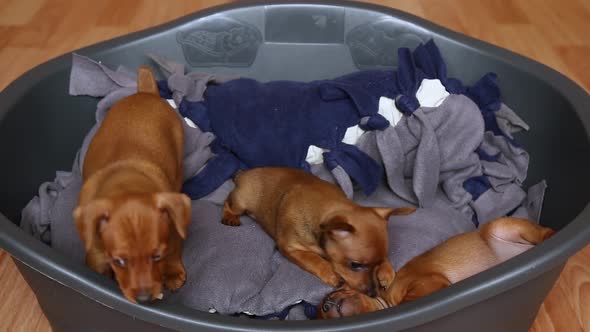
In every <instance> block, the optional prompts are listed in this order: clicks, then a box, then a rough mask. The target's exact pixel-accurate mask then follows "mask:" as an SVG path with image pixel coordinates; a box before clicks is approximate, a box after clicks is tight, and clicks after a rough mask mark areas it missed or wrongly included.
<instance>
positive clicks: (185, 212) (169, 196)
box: [154, 192, 191, 240]
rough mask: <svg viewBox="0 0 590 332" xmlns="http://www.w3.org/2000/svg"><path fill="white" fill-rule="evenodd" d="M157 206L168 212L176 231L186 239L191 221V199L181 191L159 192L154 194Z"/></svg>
mask: <svg viewBox="0 0 590 332" xmlns="http://www.w3.org/2000/svg"><path fill="white" fill-rule="evenodd" d="M154 199H155V201H156V207H158V209H160V210H162V211H163V212H165V213H167V214H168V216H169V217H170V220H171V221H172V223H173V224H174V227H175V228H176V231H177V232H178V234H179V235H180V237H181V238H182V239H183V240H184V239H185V238H186V231H187V228H188V225H189V224H190V222H191V199H190V198H189V197H188V196H187V195H185V194H180V193H171V192H170V193H168V192H164V193H157V194H155V196H154Z"/></svg>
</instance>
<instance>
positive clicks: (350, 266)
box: [222, 167, 415, 295]
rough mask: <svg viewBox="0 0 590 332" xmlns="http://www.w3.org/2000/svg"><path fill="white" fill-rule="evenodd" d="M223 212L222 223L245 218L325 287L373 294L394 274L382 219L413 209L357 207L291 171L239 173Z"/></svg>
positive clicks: (334, 190)
mask: <svg viewBox="0 0 590 332" xmlns="http://www.w3.org/2000/svg"><path fill="white" fill-rule="evenodd" d="M235 182H236V188H235V189H234V191H233V192H232V193H231V194H230V195H229V197H228V199H227V200H226V202H225V205H224V209H223V220H222V222H223V223H224V224H226V225H232V226H238V225H240V215H242V214H248V215H250V216H251V217H252V218H254V219H255V220H256V221H257V222H258V223H259V224H260V225H261V226H262V228H263V229H264V230H265V231H266V232H267V233H268V234H269V235H270V236H271V237H273V238H274V239H275V241H276V243H277V247H278V249H279V250H280V251H281V253H282V254H283V255H285V257H287V258H288V259H290V260H291V261H293V262H294V263H295V264H297V265H299V266H300V267H301V268H303V269H304V270H306V271H308V272H310V273H312V274H314V275H315V276H317V277H318V278H320V279H321V280H322V281H324V282H325V283H327V284H328V285H331V286H334V287H336V286H341V285H343V283H344V282H345V283H346V284H348V286H350V287H352V288H354V289H356V290H358V291H360V292H363V293H369V294H372V295H374V292H375V289H376V286H377V285H376V284H375V283H374V282H373V278H372V276H373V275H374V274H375V273H376V272H375V271H377V270H378V271H379V272H378V273H377V275H378V276H377V278H376V280H377V283H378V284H380V285H385V286H387V285H389V284H390V283H391V281H392V280H393V277H394V275H395V272H394V271H393V268H392V267H391V264H390V263H389V260H388V259H387V252H388V237H387V219H388V218H389V216H390V215H392V214H409V213H412V212H413V211H414V210H415V209H414V208H400V209H392V208H375V207H363V206H360V205H358V204H356V203H355V202H353V201H351V200H349V199H348V198H346V196H345V195H344V193H343V192H342V191H341V190H340V188H338V187H337V186H335V185H333V184H331V183H329V182H326V181H323V180H321V179H319V178H317V177H315V176H313V175H311V174H308V173H305V172H303V171H300V170H296V169H291V168H272V167H267V168H257V169H252V170H249V171H246V172H243V173H240V174H239V175H238V176H237V177H236V179H235Z"/></svg>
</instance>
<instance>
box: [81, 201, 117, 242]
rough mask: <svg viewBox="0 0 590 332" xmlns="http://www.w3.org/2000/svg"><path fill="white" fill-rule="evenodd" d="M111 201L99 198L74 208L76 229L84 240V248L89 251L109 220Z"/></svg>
mask: <svg viewBox="0 0 590 332" xmlns="http://www.w3.org/2000/svg"><path fill="white" fill-rule="evenodd" d="M110 210H111V201H109V200H107V199H99V200H95V201H92V202H90V203H88V204H86V205H84V206H78V207H76V209H75V210H74V213H73V215H74V220H75V223H76V229H77V230H78V233H79V234H80V237H81V238H82V242H84V248H85V249H86V251H89V250H90V249H91V248H92V247H93V246H94V245H95V244H96V241H97V240H98V235H99V234H100V232H102V230H103V228H104V226H105V225H106V224H107V223H108V220H109V211H110Z"/></svg>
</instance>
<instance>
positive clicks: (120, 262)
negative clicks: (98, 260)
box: [113, 257, 127, 267]
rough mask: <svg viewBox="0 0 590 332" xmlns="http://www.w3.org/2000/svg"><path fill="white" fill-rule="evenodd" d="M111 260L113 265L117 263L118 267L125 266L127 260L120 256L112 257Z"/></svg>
mask: <svg viewBox="0 0 590 332" xmlns="http://www.w3.org/2000/svg"><path fill="white" fill-rule="evenodd" d="M113 262H114V263H115V265H117V266H118V267H125V266H127V261H126V260H124V259H123V258H121V257H113Z"/></svg>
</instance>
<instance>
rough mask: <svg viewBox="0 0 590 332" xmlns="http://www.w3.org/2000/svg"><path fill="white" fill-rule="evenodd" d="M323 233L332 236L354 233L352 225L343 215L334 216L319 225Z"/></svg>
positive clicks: (342, 236) (338, 236)
mask: <svg viewBox="0 0 590 332" xmlns="http://www.w3.org/2000/svg"><path fill="white" fill-rule="evenodd" d="M320 230H321V231H322V232H323V233H326V234H328V235H330V236H331V237H332V238H340V239H341V238H345V237H347V236H349V235H350V234H352V233H354V227H353V226H352V225H351V224H349V223H348V221H347V220H346V217H345V216H334V217H332V218H330V219H328V220H327V221H326V222H324V223H322V224H321V225H320Z"/></svg>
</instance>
